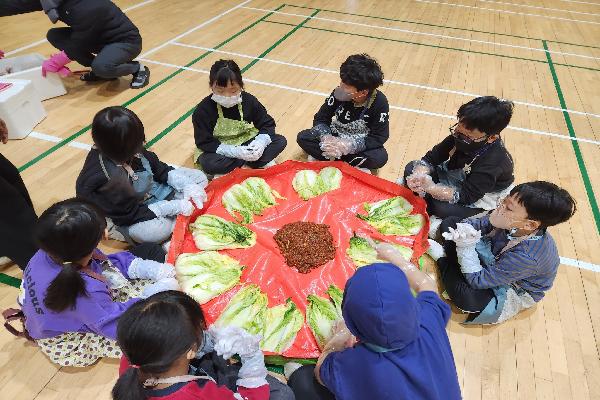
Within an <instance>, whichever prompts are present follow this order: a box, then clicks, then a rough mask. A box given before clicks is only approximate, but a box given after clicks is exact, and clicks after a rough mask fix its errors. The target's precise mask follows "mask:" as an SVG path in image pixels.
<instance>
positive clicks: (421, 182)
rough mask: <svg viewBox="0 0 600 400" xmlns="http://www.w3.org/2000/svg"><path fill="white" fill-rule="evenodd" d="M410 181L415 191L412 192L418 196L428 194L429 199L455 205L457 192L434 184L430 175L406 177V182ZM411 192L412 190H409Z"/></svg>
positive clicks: (449, 187)
mask: <svg viewBox="0 0 600 400" xmlns="http://www.w3.org/2000/svg"><path fill="white" fill-rule="evenodd" d="M409 180H410V185H412V186H413V187H414V188H415V189H416V190H413V191H415V192H417V193H419V194H420V195H424V194H425V193H429V194H430V195H431V197H433V198H434V199H437V200H441V201H447V202H448V203H450V204H455V203H456V202H457V201H458V198H459V194H460V193H459V192H458V191H457V190H456V189H455V188H453V187H451V186H446V185H443V184H440V183H435V182H434V181H433V178H432V177H431V175H425V174H412V175H410V176H409V177H407V182H408V181H409ZM411 190H412V189H411Z"/></svg>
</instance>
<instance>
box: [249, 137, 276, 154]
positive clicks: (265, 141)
mask: <svg viewBox="0 0 600 400" xmlns="http://www.w3.org/2000/svg"><path fill="white" fill-rule="evenodd" d="M271 142H272V140H271V136H269V135H268V134H266V133H261V134H259V135H256V137H255V138H254V140H253V141H251V142H250V143H248V147H249V148H250V149H252V150H254V151H259V152H260V155H261V157H262V153H264V152H265V149H266V148H267V146H268V145H270V144H271ZM259 158H260V157H259Z"/></svg>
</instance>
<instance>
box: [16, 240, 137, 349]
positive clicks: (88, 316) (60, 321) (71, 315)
mask: <svg viewBox="0 0 600 400" xmlns="http://www.w3.org/2000/svg"><path fill="white" fill-rule="evenodd" d="M97 251H99V250H97ZM135 258H136V257H135V256H134V255H133V254H131V253H129V252H127V251H124V252H120V253H115V254H111V255H109V256H108V259H109V260H110V262H111V263H112V264H113V265H114V266H115V267H116V268H118V269H119V271H121V273H122V274H123V275H124V276H125V278H128V279H129V275H128V274H127V269H128V268H129V265H130V264H131V262H132V261H133V260H134V259H135ZM90 267H91V269H92V271H94V272H96V273H98V274H100V273H101V272H102V268H101V265H100V262H99V261H96V260H93V259H92V262H91V264H90ZM61 268H62V266H61V265H60V264H58V263H56V262H55V261H54V260H52V258H50V256H49V255H48V254H47V253H46V252H44V251H42V250H39V251H38V252H37V253H36V254H35V255H34V256H33V257H32V258H31V260H30V261H29V264H28V265H27V268H26V269H25V272H24V273H23V290H24V301H23V305H22V309H23V313H24V314H25V318H26V320H25V327H26V328H27V330H28V331H29V334H30V335H31V337H32V338H34V339H46V338H50V337H54V336H58V335H61V334H63V333H67V332H89V333H95V334H98V335H101V336H105V337H107V338H110V339H116V336H117V321H118V320H119V317H120V316H121V314H123V313H124V312H125V310H127V309H128V308H129V307H131V305H133V304H134V303H135V302H136V301H138V300H139V299H138V298H134V299H131V300H128V301H126V302H124V303H117V302H114V301H112V299H111V296H110V289H109V288H108V286H107V284H106V282H103V281H101V280H98V279H96V278H93V277H91V276H89V275H87V274H85V273H83V272H80V274H81V276H82V277H83V280H84V282H85V289H86V292H87V295H85V296H79V297H77V301H76V304H75V307H73V308H67V309H66V310H64V311H61V312H55V311H51V310H49V309H48V308H47V307H46V306H45V305H44V297H45V296H46V290H47V289H48V287H49V286H50V283H51V282H52V281H53V280H54V278H56V276H57V275H58V274H59V273H60V270H61Z"/></svg>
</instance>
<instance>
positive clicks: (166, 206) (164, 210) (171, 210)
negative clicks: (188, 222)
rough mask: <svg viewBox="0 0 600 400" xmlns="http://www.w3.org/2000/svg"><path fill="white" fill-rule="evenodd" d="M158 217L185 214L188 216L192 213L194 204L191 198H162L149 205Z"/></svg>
mask: <svg viewBox="0 0 600 400" xmlns="http://www.w3.org/2000/svg"><path fill="white" fill-rule="evenodd" d="M148 208H149V209H150V211H152V212H153V213H154V214H155V215H156V216H157V217H158V218H161V217H173V216H176V215H178V214H183V215H185V216H186V217H189V216H190V215H192V212H194V206H193V205H192V203H191V202H190V201H189V200H161V201H157V202H156V203H152V204H150V205H149V206H148Z"/></svg>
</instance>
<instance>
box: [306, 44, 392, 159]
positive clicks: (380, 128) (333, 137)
mask: <svg viewBox="0 0 600 400" xmlns="http://www.w3.org/2000/svg"><path fill="white" fill-rule="evenodd" d="M340 78H341V82H340V85H339V86H338V87H337V88H336V89H335V90H334V91H333V92H332V93H331V95H330V96H329V97H328V98H327V99H326V100H325V103H324V104H323V105H322V106H321V108H320V109H319V111H318V112H317V113H316V114H315V116H314V119H313V127H312V128H311V129H306V130H303V131H302V132H300V133H299V134H298V138H297V142H298V145H299V146H300V147H301V148H302V150H304V151H305V152H306V153H307V154H308V155H309V157H312V158H314V159H315V160H320V161H325V160H342V161H345V162H347V163H348V164H350V165H352V166H353V167H358V168H365V169H369V170H371V169H379V168H381V167H383V166H384V165H385V164H386V163H387V161H388V153H387V151H386V150H385V148H384V147H383V145H384V143H385V142H386V141H387V140H388V138H389V137H390V124H389V104H388V101H387V98H386V97H385V95H384V94H383V93H382V92H380V91H379V90H377V88H378V87H380V86H381V85H382V84H383V72H382V71H381V67H380V66H379V64H378V63H377V61H376V60H375V59H373V58H371V57H369V56H368V55H366V54H355V55H352V56H350V57H348V58H347V59H346V61H344V63H343V64H342V65H341V67H340ZM309 159H310V158H309Z"/></svg>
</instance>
